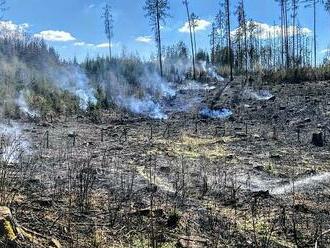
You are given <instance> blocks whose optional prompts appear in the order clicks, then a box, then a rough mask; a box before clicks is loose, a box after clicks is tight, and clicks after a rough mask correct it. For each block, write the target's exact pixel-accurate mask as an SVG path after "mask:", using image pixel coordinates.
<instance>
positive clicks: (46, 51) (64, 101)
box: [0, 34, 79, 118]
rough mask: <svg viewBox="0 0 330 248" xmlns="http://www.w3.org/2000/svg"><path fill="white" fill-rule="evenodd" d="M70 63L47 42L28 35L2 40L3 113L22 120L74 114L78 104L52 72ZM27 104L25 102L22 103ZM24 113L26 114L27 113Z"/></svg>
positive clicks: (0, 92)
mask: <svg viewBox="0 0 330 248" xmlns="http://www.w3.org/2000/svg"><path fill="white" fill-rule="evenodd" d="M68 64H69V63H68V62H65V61H61V60H60V56H59V55H58V54H57V53H56V52H55V50H54V49H53V48H51V47H48V46H47V45H46V44H45V42H44V41H43V40H40V39H37V38H33V37H30V36H28V35H23V34H20V35H13V34H11V35H6V36H2V37H1V38H0V110H1V112H2V115H3V116H5V117H10V118H19V117H20V116H21V115H22V114H23V115H24V114H26V113H24V111H25V112H27V111H28V110H26V108H31V109H33V110H36V111H35V113H39V114H40V115H46V114H47V113H50V112H62V113H63V112H73V111H77V110H78V109H79V104H78V100H77V98H76V97H75V96H73V95H72V94H70V92H68V91H65V90H63V89H60V88H59V87H57V82H56V79H55V76H50V74H49V71H51V70H53V69H54V68H57V69H58V68H61V67H66V66H67V65H68ZM22 101H23V102H22ZM23 110H24V111H23Z"/></svg>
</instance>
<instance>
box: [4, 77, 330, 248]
mask: <svg viewBox="0 0 330 248" xmlns="http://www.w3.org/2000/svg"><path fill="white" fill-rule="evenodd" d="M218 84H219V83H218ZM218 84H217V85H216V87H215V88H213V87H211V89H209V88H207V89H189V90H188V92H182V94H183V95H184V94H194V95H196V94H197V95H199V96H200V97H201V98H202V101H201V104H202V105H203V104H210V103H208V101H210V100H212V99H213V98H214V97H215V96H216V95H218V91H220V90H223V88H222V87H219V85H218ZM220 84H223V85H225V83H223V82H222V83H220ZM204 86H205V85H204ZM259 88H263V90H266V89H267V90H268V91H269V92H271V97H266V98H262V97H259V98H258V97H257V96H258V95H259V93H258V94H257V93H255V94H251V92H252V91H246V93H245V94H240V97H239V98H238V97H237V94H236V93H237V92H238V91H239V90H240V89H241V82H240V81H239V80H235V81H234V82H233V83H231V84H229V85H227V87H226V88H225V89H224V90H223V92H222V97H221V99H222V101H223V102H222V103H221V104H222V106H226V107H227V108H228V109H231V110H232V112H233V115H231V116H229V117H226V118H211V117H205V116H204V115H201V114H200V112H198V110H196V111H192V112H186V113H184V112H181V113H180V112H175V113H174V112H173V113H169V114H168V119H166V120H153V119H149V118H141V117H139V116H134V115H130V114H124V113H123V112H122V111H119V112H118V111H117V112H116V111H111V112H110V111H107V112H106V111H103V112H102V114H101V120H100V123H99V124H94V123H92V122H91V121H90V120H89V119H88V118H87V117H82V116H81V117H79V116H77V117H58V118H54V119H53V120H52V121H48V122H46V121H40V122H37V123H29V122H28V123H24V122H22V123H19V124H17V125H21V126H22V133H21V134H20V135H21V137H23V138H26V139H29V140H30V145H29V149H31V150H33V152H31V154H30V155H26V154H25V155H23V157H22V160H21V162H20V163H16V162H15V161H12V162H11V163H9V164H8V167H7V168H6V170H7V173H8V174H4V171H3V168H2V174H1V175H2V176H1V178H2V180H4V179H5V178H6V179H10V180H13V181H14V179H17V178H18V177H19V178H20V180H15V181H18V182H19V183H17V184H15V185H12V186H13V187H12V188H10V189H11V191H9V192H7V195H3V194H2V195H1V199H9V198H10V197H12V203H11V209H12V212H13V214H14V215H15V217H16V218H17V219H18V220H19V222H20V224H21V225H22V226H24V227H26V228H29V229H30V230H34V231H36V232H38V233H40V234H42V235H44V236H42V237H36V238H35V239H36V240H38V242H41V243H42V242H44V243H43V245H47V244H49V241H47V239H46V238H44V237H56V238H57V239H58V240H59V241H60V243H61V244H62V245H63V246H64V247H73V246H76V247H92V246H97V247H126V246H128V245H132V246H133V247H146V246H148V244H150V242H151V241H152V242H154V243H155V244H156V245H157V246H158V247H174V246H175V245H179V246H180V247H226V246H231V247H295V246H297V245H299V246H305V247H306V246H312V245H314V243H315V242H317V241H318V242H319V245H322V247H327V246H328V245H329V244H330V240H329V237H327V236H326V235H322V233H323V232H324V231H326V230H327V229H329V223H330V222H329V221H330V219H329V218H330V215H329V211H330V209H329V205H328V202H329V197H330V196H329V194H330V192H329V182H330V180H329V179H330V163H329V161H330V160H329V158H330V150H329V138H328V137H330V136H329V135H330V133H329V116H330V102H329V99H330V97H329V93H330V84H329V83H328V82H320V83H304V84H299V85H294V84H282V85H266V86H263V87H261V86H260V87H259ZM192 91H194V92H195V93H192ZM249 92H250V93H249ZM254 92H257V91H254ZM200 108H201V107H200ZM319 133H320V134H322V135H321V138H322V142H321V143H322V144H320V143H315V140H314V139H315V137H314V139H313V135H314V136H315V134H319ZM3 145H5V144H3ZM9 172H10V173H9ZM16 177H17V178H16ZM8 189H9V188H8ZM6 197H7V198H6ZM320 237H321V238H320ZM45 240H46V241H47V242H48V243H47V242H46V241H45ZM45 242H46V243H45Z"/></svg>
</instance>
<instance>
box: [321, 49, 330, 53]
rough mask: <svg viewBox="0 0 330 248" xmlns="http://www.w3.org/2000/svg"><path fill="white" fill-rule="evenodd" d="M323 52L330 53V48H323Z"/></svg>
mask: <svg viewBox="0 0 330 248" xmlns="http://www.w3.org/2000/svg"><path fill="white" fill-rule="evenodd" d="M321 53H330V48H327V49H323V50H322V51H321Z"/></svg>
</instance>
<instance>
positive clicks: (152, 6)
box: [144, 0, 170, 76]
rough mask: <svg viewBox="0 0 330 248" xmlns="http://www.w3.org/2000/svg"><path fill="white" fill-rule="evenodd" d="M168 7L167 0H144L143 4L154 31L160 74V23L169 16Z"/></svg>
mask: <svg viewBox="0 0 330 248" xmlns="http://www.w3.org/2000/svg"><path fill="white" fill-rule="evenodd" d="M169 9H170V6H169V2H168V0H146V2H145V6H144V10H145V11H146V16H147V17H149V19H150V25H151V28H152V30H153V31H154V32H155V41H156V44H157V49H158V59H159V67H160V75H161V76H163V62H162V42H161V35H160V27H161V23H163V24H165V20H166V18H167V17H169V13H168V11H169Z"/></svg>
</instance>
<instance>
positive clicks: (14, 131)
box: [0, 122, 31, 163]
mask: <svg viewBox="0 0 330 248" xmlns="http://www.w3.org/2000/svg"><path fill="white" fill-rule="evenodd" d="M0 138H1V144H0V158H1V159H2V160H3V161H4V162H6V163H18V162H19V161H20V159H21V158H22V156H23V155H29V154H31V145H30V143H29V141H28V140H26V139H25V138H24V137H23V135H22V127H21V125H19V124H18V123H15V122H12V123H9V124H3V123H0Z"/></svg>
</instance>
